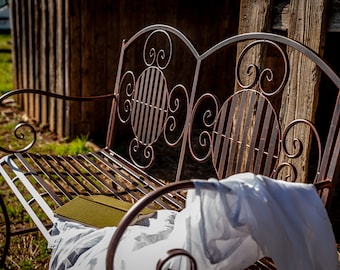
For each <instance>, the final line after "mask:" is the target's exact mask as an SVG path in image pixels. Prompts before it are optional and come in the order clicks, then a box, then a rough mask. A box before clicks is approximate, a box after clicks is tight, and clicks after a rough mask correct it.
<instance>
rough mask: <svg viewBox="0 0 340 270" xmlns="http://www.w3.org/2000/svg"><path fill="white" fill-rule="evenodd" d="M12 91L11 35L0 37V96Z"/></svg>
mask: <svg viewBox="0 0 340 270" xmlns="http://www.w3.org/2000/svg"><path fill="white" fill-rule="evenodd" d="M11 89H13V75H12V56H11V35H10V34H1V35H0V95H2V94H4V93H5V92H7V91H8V90H11Z"/></svg>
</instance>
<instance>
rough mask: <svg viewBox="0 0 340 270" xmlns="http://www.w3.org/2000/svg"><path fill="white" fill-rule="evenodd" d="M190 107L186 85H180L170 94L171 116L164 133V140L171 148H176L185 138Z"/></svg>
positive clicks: (169, 106)
mask: <svg viewBox="0 0 340 270" xmlns="http://www.w3.org/2000/svg"><path fill="white" fill-rule="evenodd" d="M188 106H189V97H188V91H187V89H186V88H185V86H184V85H182V84H178V85H176V86H174V87H173V88H172V90H171V91H170V94H169V100H168V108H169V112H170V114H169V116H168V118H167V120H166V123H165V128H164V131H163V135H164V140H165V141H166V143H167V144H168V145H170V146H176V145H177V144H178V143H179V142H180V140H181V139H182V138H183V133H184V128H185V127H184V125H185V115H186V112H187V110H188Z"/></svg>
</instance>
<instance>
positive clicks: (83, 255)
mask: <svg viewBox="0 0 340 270" xmlns="http://www.w3.org/2000/svg"><path fill="white" fill-rule="evenodd" d="M72 226H73V227H72ZM114 230H115V228H104V229H100V230H95V229H91V228H87V227H84V226H81V225H78V224H76V225H75V224H73V225H72V224H66V223H65V222H57V224H55V226H54V230H53V233H54V234H55V235H56V236H55V237H54V241H52V242H51V243H50V246H51V247H54V250H53V252H52V258H51V264H50V267H51V269H105V255H106V250H107V247H108V243H109V241H110V238H111V236H112V233H113V231H114ZM173 248H184V249H186V250H187V251H189V252H190V253H191V254H192V255H193V256H194V258H195V259H196V261H197V265H198V269H202V270H206V269H225V270H228V269H235V270H239V269H244V268H246V267H247V266H249V265H251V264H252V263H254V262H255V261H256V260H257V259H260V258H262V257H263V256H268V257H271V258H273V260H274V262H275V264H276V265H277V267H278V269H282V270H290V269H291V270H298V269H303V270H305V269H308V270H313V269H314V270H322V269H325V270H326V269H327V270H332V269H339V268H338V261H337V252H336V243H335V239H334V235H333V231H332V227H331V224H330V221H329V218H328V215H327V212H326V210H325V208H324V206H323V204H322V202H321V200H320V199H319V196H318V194H317V193H316V191H315V188H314V186H313V185H308V184H297V183H288V182H284V181H279V180H275V181H274V180H272V179H269V178H267V177H264V176H260V175H254V174H251V173H244V174H237V175H233V176H231V177H229V178H227V179H225V180H221V181H217V180H215V179H210V180H209V181H200V180H196V181H195V189H193V190H189V192H188V195H187V205H186V208H185V209H184V210H183V211H181V212H180V213H178V214H176V213H175V212H173V211H170V212H169V211H166V210H164V211H159V212H158V217H157V218H156V219H152V218H151V219H150V226H131V227H129V229H128V231H127V233H126V234H125V235H124V236H123V239H122V241H121V244H120V246H119V248H118V252H117V254H116V256H115V269H155V265H156V263H157V261H158V260H159V259H160V258H164V257H165V256H166V252H167V250H169V249H173ZM187 264H188V261H187V259H184V258H183V257H181V258H177V259H174V260H172V261H171V262H169V265H168V267H169V268H171V269H188V268H187V267H188V265H187Z"/></svg>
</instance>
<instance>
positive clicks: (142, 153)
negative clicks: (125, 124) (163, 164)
mask: <svg viewBox="0 0 340 270" xmlns="http://www.w3.org/2000/svg"><path fill="white" fill-rule="evenodd" d="M129 155H130V157H131V160H132V161H133V163H134V164H135V165H136V166H137V167H139V168H141V169H148V168H150V167H151V166H152V164H153V163H154V161H155V153H154V149H153V147H152V145H143V144H141V143H140V141H139V140H138V138H134V139H132V140H131V142H130V145H129Z"/></svg>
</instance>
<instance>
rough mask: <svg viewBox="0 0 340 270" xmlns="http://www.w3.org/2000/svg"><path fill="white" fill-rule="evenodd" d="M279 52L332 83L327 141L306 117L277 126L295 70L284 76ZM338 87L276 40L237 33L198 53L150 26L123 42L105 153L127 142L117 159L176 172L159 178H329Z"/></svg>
mask: <svg viewBox="0 0 340 270" xmlns="http://www.w3.org/2000/svg"><path fill="white" fill-rule="evenodd" d="M245 42H246V43H245ZM240 43H242V48H243V49H239V48H240V47H238V46H240V45H239V44H240ZM288 47H290V48H291V49H294V50H297V51H298V52H300V53H301V55H303V56H302V57H306V58H309V59H310V61H312V62H314V63H315V64H316V66H318V68H319V69H320V71H322V72H323V73H324V74H325V75H326V76H324V77H327V78H328V80H329V81H330V82H331V83H333V85H334V86H333V88H335V91H336V95H337V98H335V100H336V101H335V102H334V101H333V102H332V106H334V107H333V109H332V111H333V112H334V113H333V116H332V119H331V120H328V123H329V125H328V127H327V130H329V132H326V133H327V134H328V136H320V135H319V132H318V131H317V128H316V126H315V124H314V123H313V121H314V117H311V118H310V119H304V118H299V117H298V118H297V119H294V120H293V121H291V122H290V123H289V124H285V126H283V123H282V115H280V108H281V104H282V103H283V102H284V101H283V100H282V96H283V92H284V91H285V88H286V86H287V84H288V83H289V79H290V78H291V77H293V76H295V75H294V74H295V73H296V72H302V71H303V70H290V68H291V65H290V63H289V59H288V56H287V53H286V52H287V50H288ZM237 51H239V52H240V53H238V57H237V59H236V55H237V53H236V52H237ZM249 55H250V56H251V57H249ZM254 55H257V56H256V57H253V56H254ZM249 59H250V60H249ZM314 75H315V76H319V73H318V72H316V71H315V74H314ZM339 88H340V79H339V77H338V76H337V75H336V73H335V72H334V71H332V70H331V68H330V67H329V66H328V65H327V64H326V63H325V62H324V61H323V60H322V59H321V58H320V57H319V56H317V55H316V54H315V53H314V52H313V51H311V50H309V49H308V48H306V47H304V46H303V45H301V44H300V43H297V42H295V41H293V40H290V39H288V38H285V37H283V36H278V35H275V34H268V33H251V34H243V35H238V36H234V37H231V38H228V39H226V40H223V41H221V42H220V43H218V44H217V45H215V46H213V47H212V48H210V49H209V50H207V51H205V52H204V53H202V54H199V53H198V52H197V51H196V49H195V47H194V46H193V45H192V43H191V42H190V41H189V39H188V38H187V37H185V36H184V35H183V34H182V33H181V32H179V31H178V30H176V29H175V28H172V27H170V26H166V25H153V26H149V27H146V28H144V29H142V30H141V31H139V32H138V33H137V34H135V35H134V36H133V37H132V38H131V39H129V40H127V41H124V42H123V44H122V50H121V55H120V62H119V68H118V73H117V78H116V84H115V89H114V93H115V96H116V101H115V102H114V103H113V106H112V112H111V120H110V125H109V130H108V136H107V147H109V148H110V147H113V144H112V142H113V139H114V138H115V143H114V144H115V146H114V147H116V146H120V145H121V144H123V141H125V140H126V141H128V144H127V149H128V150H127V151H126V152H125V154H126V156H127V158H129V159H130V160H131V162H132V163H134V164H135V165H136V166H138V167H140V168H142V169H145V170H150V171H151V172H152V170H153V169H152V168H154V167H156V168H157V166H158V169H159V170H161V169H162V168H166V169H168V168H169V167H171V168H172V170H171V171H173V172H176V173H174V175H172V176H169V179H166V180H180V179H185V178H190V177H195V178H198V177H201V176H202V177H205V176H207V175H209V176H210V177H217V178H219V179H221V178H225V177H227V176H228V175H231V174H234V173H238V172H244V171H252V172H255V173H260V174H264V175H267V176H270V177H275V178H283V179H286V180H289V181H299V182H312V181H320V180H322V179H326V178H333V176H334V174H335V173H336V170H337V169H336V168H338V165H339V157H338V156H339V106H340V105H339ZM296 91H303V89H296ZM333 92H334V90H333ZM330 94H331V91H330ZM306 106H309V104H306ZM298 109H299V108H296V110H298ZM120 124H123V127H117V126H119V125H120ZM301 126H308V127H309V130H310V133H309V135H308V136H307V137H309V139H308V140H307V141H306V140H302V139H300V138H297V137H294V134H295V130H298V129H299V128H300V127H301ZM114 131H117V134H115V133H114ZM323 133H324V132H323ZM119 134H124V135H123V136H121V135H119ZM115 135H116V136H115ZM169 149H170V150H169ZM305 152H307V155H305V154H304V153H305ZM306 156H307V158H306ZM310 156H311V157H312V158H309V157H310ZM293 159H297V160H299V159H302V160H301V161H298V162H305V163H306V164H307V166H310V167H311V168H312V167H313V169H312V170H311V171H312V174H313V175H311V176H309V177H308V179H305V178H299V170H298V169H296V167H295V165H294V162H291V160H293ZM170 160H171V162H170ZM162 162H163V163H162ZM158 163H160V165H157V164H158ZM309 163H311V164H312V165H310V164H309ZM285 171H287V172H285ZM189 172H190V173H189ZM202 172H203V173H202ZM165 178H166V177H165Z"/></svg>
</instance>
